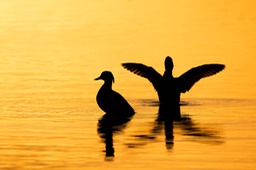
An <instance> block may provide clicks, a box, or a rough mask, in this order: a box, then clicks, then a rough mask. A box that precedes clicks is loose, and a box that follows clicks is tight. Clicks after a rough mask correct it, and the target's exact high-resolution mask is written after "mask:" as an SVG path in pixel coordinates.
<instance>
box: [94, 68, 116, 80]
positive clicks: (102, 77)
mask: <svg viewBox="0 0 256 170" xmlns="http://www.w3.org/2000/svg"><path fill="white" fill-rule="evenodd" d="M94 80H104V81H105V82H111V83H112V82H113V83H114V81H115V79H114V76H113V74H112V73H111V72H110V71H103V72H102V73H101V75H100V76H99V77H98V78H96V79H94Z"/></svg>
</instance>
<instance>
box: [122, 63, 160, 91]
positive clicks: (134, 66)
mask: <svg viewBox="0 0 256 170" xmlns="http://www.w3.org/2000/svg"><path fill="white" fill-rule="evenodd" d="M122 66H123V67H124V68H126V69H127V70H129V71H131V72H133V73H135V74H137V75H139V76H141V77H144V78H147V79H148V80H149V81H150V82H151V83H152V84H153V86H154V88H155V89H156V91H158V89H159V87H160V84H161V81H162V76H161V74H159V73H158V72H157V71H156V70H155V69H153V68H152V67H148V66H146V65H143V64H140V63H122Z"/></svg>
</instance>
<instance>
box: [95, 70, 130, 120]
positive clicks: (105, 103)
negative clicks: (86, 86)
mask: <svg viewBox="0 0 256 170" xmlns="http://www.w3.org/2000/svg"><path fill="white" fill-rule="evenodd" d="M99 79H102V80H104V84H103V85H102V87H101V88H100V90H99V91H98V93H97V96H96V101H97V104H98V106H99V107H100V108H101V109H102V110H103V111H104V112H106V113H107V114H111V115H115V116H124V115H127V114H134V110H133V108H132V107H131V106H130V104H129V103H128V102H127V101H126V100H125V98H124V97H123V96H122V95H121V94H119V93H117V92H116V91H114V90H112V83H113V82H114V76H113V75H112V73H111V72H109V71H104V72H103V73H102V74H101V76H100V77H98V78H96V79H95V80H99Z"/></svg>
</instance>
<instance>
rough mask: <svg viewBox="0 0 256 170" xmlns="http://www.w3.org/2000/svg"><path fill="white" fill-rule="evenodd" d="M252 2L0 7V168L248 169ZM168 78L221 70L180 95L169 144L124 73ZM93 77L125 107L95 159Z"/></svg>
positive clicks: (150, 93) (255, 103)
mask: <svg viewBox="0 0 256 170" xmlns="http://www.w3.org/2000/svg"><path fill="white" fill-rule="evenodd" d="M255 7H256V3H255V2H254V1H249V0H248V1H238V0H235V1H233V0H225V1H203V0H196V1H189V0H186V1H185V0H182V1H169V0H166V1H164V0H161V1H157V2H154V1H146V0H145V1H144V0H141V1H132V0H113V1H101V2H98V1H67V0H51V1H48V0H37V1H32V0H26V1H18V0H14V1H1V2H0V18H1V23H0V32H1V34H0V37H1V38H0V47H1V48H0V57H1V60H0V75H1V78H0V94H1V98H0V106H1V107H0V110H1V114H0V122H1V126H0V151H1V152H0V169H6V170H7V169H17V170H30V169H31V170H34V169H61V170H66V169H70V170H71V169H72V170H73V169H74V170H80V169H86V170H87V169H113V168H117V169H134V168H135V169H232V170H236V169H243V170H244V169H248V170H249V169H254V168H255V166H256V164H255V160H256V154H255V153H256V150H255V148H256V145H255V141H256V138H255V130H256V129H255V124H256V121H255V120H256V119H255V117H256V116H255V110H256V97H255V96H256V88H255V87H256V81H255V79H256V76H255V71H256V69H255V64H256V63H255V54H256V46H255V38H256V33H255V30H256V13H255ZM167 55H170V56H172V58H173V60H174V64H175V67H174V75H175V76H179V75H180V74H182V73H183V72H185V71H186V70H188V69H190V68H191V67H194V66H197V65H201V64H205V63H223V64H225V65H226V69H225V70H224V71H223V72H221V73H219V74H217V75H215V76H212V77H210V78H206V79H203V80H201V81H200V82H198V83H197V84H196V85H195V86H194V87H193V88H192V90H191V91H190V92H188V93H186V94H182V96H181V100H182V102H183V103H185V105H184V106H182V107H181V110H182V114H183V115H189V116H190V118H191V120H192V124H191V122H190V124H181V123H175V124H174V129H173V131H174V145H173V146H166V144H165V135H164V130H163V129H162V128H163V127H162V125H161V124H157V123H156V122H155V121H154V120H155V119H156V116H157V110H158V107H157V106H156V101H157V95H156V93H155V92H154V89H153V88H152V86H151V84H150V83H149V82H148V81H147V80H146V79H143V78H141V77H138V76H136V75H134V74H132V73H130V72H128V71H126V70H124V69H123V68H122V67H121V65H120V63H122V62H128V61H133V62H141V63H144V64H147V65H151V66H153V67H154V68H155V69H156V70H157V71H159V72H161V73H162V72H163V70H164V67H163V61H164V59H165V57H166V56H167ZM103 70H110V71H112V72H113V74H114V76H115V80H116V82H115V84H114V85H113V88H114V89H115V90H116V91H118V92H119V93H121V94H122V95H123V96H125V98H126V99H127V100H128V101H129V103H130V104H131V105H132V106H133V107H134V109H135V110H136V114H135V116H134V117H133V118H132V120H131V121H130V122H129V123H128V124H127V126H126V127H125V128H124V129H123V130H122V132H120V133H116V134H114V136H113V140H114V148H115V157H111V158H109V157H105V153H104V152H103V150H104V149H105V144H104V142H103V140H102V139H101V138H100V136H99V134H98V133H97V121H98V119H100V118H101V116H102V115H103V114H104V113H103V112H102V111H101V110H100V109H99V107H98V106H97V104H96V101H95V96H96V94H97V91H98V89H99V88H100V86H101V85H102V83H103V82H96V81H93V79H94V78H95V77H98V76H99V74H100V73H101V72H102V71H103Z"/></svg>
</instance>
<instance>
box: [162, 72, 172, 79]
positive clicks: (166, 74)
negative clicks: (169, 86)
mask: <svg viewBox="0 0 256 170" xmlns="http://www.w3.org/2000/svg"><path fill="white" fill-rule="evenodd" d="M163 77H168V78H173V75H172V70H165V72H164V75H163Z"/></svg>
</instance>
